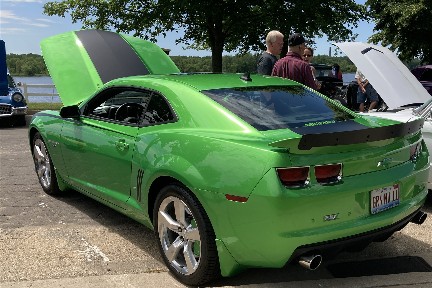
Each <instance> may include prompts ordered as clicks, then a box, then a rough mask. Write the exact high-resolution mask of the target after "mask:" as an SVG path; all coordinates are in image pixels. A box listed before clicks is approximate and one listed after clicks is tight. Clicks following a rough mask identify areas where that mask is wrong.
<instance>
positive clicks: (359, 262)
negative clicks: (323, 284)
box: [56, 190, 432, 287]
mask: <svg viewBox="0 0 432 288" xmlns="http://www.w3.org/2000/svg"><path fill="white" fill-rule="evenodd" d="M56 199H57V200H59V201H62V202H64V203H66V204H68V205H71V206H73V207H74V208H76V209H78V210H80V211H81V212H83V213H85V214H86V215H87V216H88V217H89V218H91V219H93V220H94V221H97V222H98V223H99V224H100V225H102V226H104V227H106V228H108V229H110V230H111V231H113V232H115V233H117V234H118V235H119V236H120V237H122V238H123V239H126V240H128V241H130V242H131V243H133V244H134V245H136V246H137V247H139V248H140V249H143V250H144V251H145V252H146V253H147V254H148V255H150V256H151V257H152V258H154V259H155V260H157V261H159V262H160V263H163V261H162V258H161V256H160V253H159V251H158V250H155V249H154V247H155V246H157V241H158V239H157V237H156V236H155V235H154V233H153V231H152V230H150V229H149V228H147V227H145V226H144V225H142V224H140V223H138V222H136V221H134V220H132V219H130V218H128V217H127V216H125V215H123V214H121V213H119V212H117V211H115V210H113V209H111V208H109V207H107V206H105V205H103V204H101V203H99V202H97V201H96V200H93V199H91V198H89V197H87V196H85V195H83V194H81V193H79V192H76V191H72V190H71V191H67V192H65V193H64V194H63V195H62V196H61V197H56ZM423 211H424V212H426V213H428V214H429V217H431V218H432V201H430V199H429V201H427V203H426V204H425V206H424V208H423ZM427 221H432V219H428V220H427ZM409 225H415V224H409ZM143 239H144V240H143ZM149 242H150V243H154V245H152V246H153V247H148V246H147V245H144V244H143V243H149ZM400 243H405V244H404V245H403V246H402V245H401V244H400ZM409 247H411V248H412V247H415V251H426V250H427V249H430V244H428V243H424V242H422V241H419V240H417V239H415V238H413V237H411V236H409V235H407V234H404V233H401V232H396V233H395V234H394V235H393V236H392V237H390V239H388V240H387V241H385V242H379V243H372V244H370V245H369V246H368V247H367V248H366V249H364V250H363V251H361V252H349V253H348V252H343V253H341V254H339V255H338V256H337V257H335V258H334V259H323V264H322V265H321V266H320V267H319V268H318V269H317V270H315V271H310V270H307V269H304V268H302V267H301V266H300V265H298V264H297V263H289V264H287V265H285V266H284V267H282V268H279V269H270V268H262V269H261V268H255V269H248V270H246V271H244V272H242V273H240V274H238V275H235V276H233V277H229V278H222V279H220V280H218V281H216V282H213V283H210V286H211V287H224V286H242V285H248V286H249V285H259V286H262V285H263V284H265V285H266V287H286V286H284V285H287V284H288V283H290V282H295V281H308V280H323V279H338V278H345V277H360V276H373V275H388V274H401V273H409V272H428V269H430V270H429V271H432V268H431V266H429V265H430V264H428V263H427V262H426V261H425V260H423V259H422V257H421V256H418V255H415V254H416V253H415V251H414V250H412V249H410V248H409ZM388 263H392V265H388ZM350 265H351V266H352V265H354V266H355V267H357V268H356V269H355V271H357V272H356V274H355V275H350V274H349V273H348V272H346V271H352V270H351V269H348V270H347V267H351V266H350ZM358 267H363V269H358ZM377 267H387V269H386V270H383V269H378V268H377ZM389 267H390V268H389ZM344 269H345V270H344ZM166 271H167V270H166ZM347 273H348V274H347ZM282 283H285V284H282Z"/></svg>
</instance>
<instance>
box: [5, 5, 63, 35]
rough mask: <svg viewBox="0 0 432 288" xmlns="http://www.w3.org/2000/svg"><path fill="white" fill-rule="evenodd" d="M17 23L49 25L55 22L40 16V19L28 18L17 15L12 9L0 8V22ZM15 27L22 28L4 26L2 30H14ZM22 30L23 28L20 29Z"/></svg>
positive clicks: (42, 26)
mask: <svg viewBox="0 0 432 288" xmlns="http://www.w3.org/2000/svg"><path fill="white" fill-rule="evenodd" d="M20 1H32V0H20ZM16 23H19V24H21V25H27V26H34V27H41V28H45V27H49V26H50V25H49V24H51V23H55V22H54V21H52V20H49V19H44V18H38V19H33V20H31V19H28V18H24V17H20V16H17V15H16V14H15V13H14V12H13V11H12V10H0V24H2V25H4V24H9V25H12V24H13V25H15V24H16ZM14 29H20V28H13V27H12V28H11V27H9V28H8V27H6V28H5V27H2V32H3V31H4V30H5V31H6V30H9V31H13V30H14ZM20 30H21V31H22V30H23V29H20ZM5 33H6V32H5Z"/></svg>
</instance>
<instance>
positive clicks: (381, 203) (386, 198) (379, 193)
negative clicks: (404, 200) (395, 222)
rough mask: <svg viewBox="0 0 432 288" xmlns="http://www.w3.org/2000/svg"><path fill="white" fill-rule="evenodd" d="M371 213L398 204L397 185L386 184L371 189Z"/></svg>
mask: <svg viewBox="0 0 432 288" xmlns="http://www.w3.org/2000/svg"><path fill="white" fill-rule="evenodd" d="M370 201H371V213H372V214H376V213H379V212H381V211H384V210H387V209H390V208H393V207H395V206H398V205H399V185H398V184H395V185H393V186H387V187H384V188H380V189H375V190H372V191H371V198H370Z"/></svg>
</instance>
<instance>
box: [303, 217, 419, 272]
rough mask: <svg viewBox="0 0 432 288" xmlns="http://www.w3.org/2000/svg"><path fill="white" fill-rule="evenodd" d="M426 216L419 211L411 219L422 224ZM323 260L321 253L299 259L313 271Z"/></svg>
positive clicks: (305, 266)
mask: <svg viewBox="0 0 432 288" xmlns="http://www.w3.org/2000/svg"><path fill="white" fill-rule="evenodd" d="M426 218H427V214H426V213H425V212H423V211H419V212H417V214H415V215H414V217H413V218H412V219H411V222H412V223H415V224H418V225H421V224H423V223H424V222H425V220H426ZM321 262H322V256H321V255H319V254H316V255H315V254H311V255H303V256H301V257H300V259H299V261H298V263H299V264H300V266H302V267H303V268H306V269H308V270H312V271H313V270H315V269H317V268H318V267H319V266H320V265H321Z"/></svg>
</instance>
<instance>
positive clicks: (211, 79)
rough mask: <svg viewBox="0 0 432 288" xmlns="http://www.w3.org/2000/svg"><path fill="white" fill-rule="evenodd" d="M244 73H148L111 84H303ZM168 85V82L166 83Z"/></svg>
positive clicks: (218, 86) (194, 86)
mask: <svg viewBox="0 0 432 288" xmlns="http://www.w3.org/2000/svg"><path fill="white" fill-rule="evenodd" d="M244 77H245V76H244V74H242V73H176V74H168V75H146V76H131V77H127V78H122V79H118V80H117V81H112V82H111V83H110V84H118V83H127V82H128V81H130V82H134V83H135V84H136V85H139V82H140V81H143V80H144V79H147V80H145V81H143V83H144V82H147V81H151V82H156V81H159V82H160V84H162V80H163V81H164V82H165V83H166V82H167V81H168V82H171V83H178V84H181V85H187V86H189V87H190V88H192V89H195V90H197V91H203V90H212V89H223V88H248V87H269V86H287V85H296V86H298V85H301V84H300V83H297V82H294V81H292V80H289V79H285V78H280V77H272V76H266V75H260V74H254V75H248V77H249V80H244ZM165 85H166V84H165Z"/></svg>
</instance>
